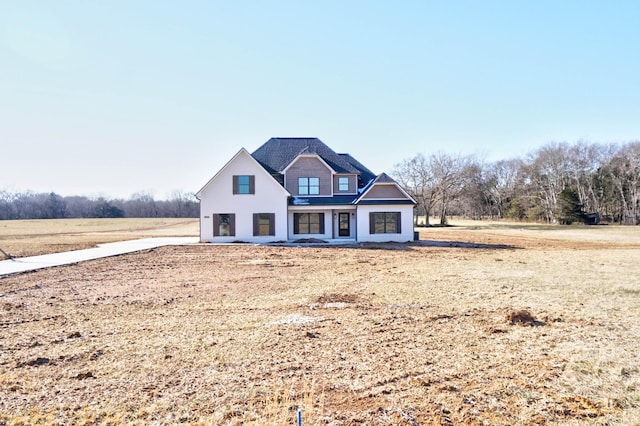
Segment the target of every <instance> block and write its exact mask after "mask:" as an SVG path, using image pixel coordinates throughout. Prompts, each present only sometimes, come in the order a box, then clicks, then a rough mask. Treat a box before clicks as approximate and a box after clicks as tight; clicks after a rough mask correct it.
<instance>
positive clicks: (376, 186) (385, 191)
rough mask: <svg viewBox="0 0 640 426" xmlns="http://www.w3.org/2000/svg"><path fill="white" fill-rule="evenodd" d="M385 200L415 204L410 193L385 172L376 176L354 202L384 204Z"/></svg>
mask: <svg viewBox="0 0 640 426" xmlns="http://www.w3.org/2000/svg"><path fill="white" fill-rule="evenodd" d="M385 202H392V203H394V204H395V203H398V204H400V203H401V204H414V205H415V204H417V203H416V200H414V199H413V197H411V195H409V194H408V193H407V192H406V191H405V190H404V189H402V187H401V186H400V185H398V183H397V182H396V181H395V180H393V179H392V178H390V177H389V176H387V175H386V174H385V173H382V174H381V175H379V176H378V177H376V179H375V180H374V181H373V182H371V183H370V184H369V186H368V187H367V188H366V189H365V190H364V191H363V193H362V194H361V195H360V197H359V198H358V199H357V200H356V202H355V204H372V203H381V204H384V203H385Z"/></svg>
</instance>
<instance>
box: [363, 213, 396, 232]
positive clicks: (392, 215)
mask: <svg viewBox="0 0 640 426" xmlns="http://www.w3.org/2000/svg"><path fill="white" fill-rule="evenodd" d="M376 215H384V216H383V220H382V224H383V230H382V232H377V227H376ZM390 219H392V220H393V221H394V224H395V230H394V231H393V232H391V231H387V223H388V221H389V220H390ZM401 233H402V213H401V212H370V213H369V234H401Z"/></svg>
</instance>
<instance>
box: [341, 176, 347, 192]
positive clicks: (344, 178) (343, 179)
mask: <svg viewBox="0 0 640 426" xmlns="http://www.w3.org/2000/svg"><path fill="white" fill-rule="evenodd" d="M348 190H349V178H348V177H347V176H340V177H339V178H338V191H340V192H347V191H348Z"/></svg>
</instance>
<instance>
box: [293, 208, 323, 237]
mask: <svg viewBox="0 0 640 426" xmlns="http://www.w3.org/2000/svg"><path fill="white" fill-rule="evenodd" d="M293 233H294V234H324V213H294V214H293Z"/></svg>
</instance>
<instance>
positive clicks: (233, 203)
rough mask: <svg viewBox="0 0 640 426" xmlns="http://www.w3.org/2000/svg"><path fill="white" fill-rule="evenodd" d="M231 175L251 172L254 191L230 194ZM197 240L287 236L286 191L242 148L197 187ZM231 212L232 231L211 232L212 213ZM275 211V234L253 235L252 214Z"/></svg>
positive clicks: (269, 239)
mask: <svg viewBox="0 0 640 426" xmlns="http://www.w3.org/2000/svg"><path fill="white" fill-rule="evenodd" d="M234 175H253V176H255V194H237V195H234V194H233V176H234ZM199 196H200V241H202V242H221V243H222V242H233V241H246V242H256V243H264V242H272V241H284V240H286V239H287V196H288V195H287V193H286V191H285V189H284V188H283V187H282V186H281V185H280V184H279V183H278V182H276V180H275V179H274V178H273V177H272V176H271V175H269V174H268V173H267V172H266V170H264V168H262V166H260V165H259V164H258V163H257V162H256V161H255V160H254V159H253V158H252V157H251V156H250V155H249V153H248V152H246V151H245V150H241V151H240V152H239V153H238V154H237V155H236V156H235V157H234V158H233V159H232V160H231V161H230V162H229V163H228V164H227V165H226V166H224V167H223V169H222V170H220V172H218V174H217V175H216V176H215V177H214V178H213V179H212V180H211V181H210V182H209V183H208V184H207V185H206V186H205V187H204V188H203V189H202V190H201V191H200V193H199ZM220 213H234V214H235V215H236V216H235V231H236V235H235V236H231V237H214V236H213V218H212V216H213V214H220ZM254 213H274V214H275V236H258V237H254V236H253V214H254Z"/></svg>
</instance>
